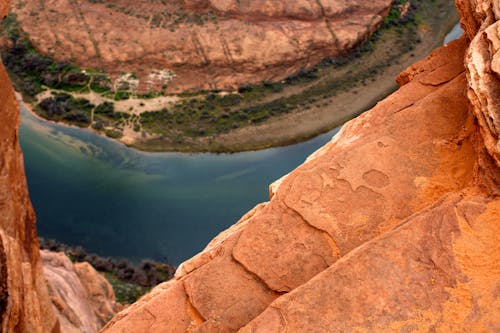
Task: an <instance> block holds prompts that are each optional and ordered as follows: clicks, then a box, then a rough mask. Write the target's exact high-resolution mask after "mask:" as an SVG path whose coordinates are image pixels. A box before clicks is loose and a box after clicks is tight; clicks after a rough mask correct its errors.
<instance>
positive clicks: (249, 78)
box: [13, 0, 391, 92]
mask: <svg viewBox="0 0 500 333" xmlns="http://www.w3.org/2000/svg"><path fill="white" fill-rule="evenodd" d="M390 5H391V0H372V1H359V0H348V1H339V0H321V1H320V0H294V1H269V0H259V1H250V0H242V1H200V0H194V1H193V0H185V1H179V0H177V1H168V2H166V1H162V2H160V1H146V0H141V1H130V0H117V1H112V3H110V2H109V1H106V2H99V1H92V2H91V1H73V0H64V1H44V2H37V1H27V2H22V4H20V5H19V6H16V8H13V10H14V11H15V12H16V14H17V15H18V19H19V20H20V21H21V22H22V23H23V28H24V29H25V30H26V31H27V32H28V34H29V35H30V39H31V40H32V41H33V43H34V44H35V46H36V47H37V48H38V49H40V50H41V51H42V52H44V53H47V54H53V55H54V56H55V57H56V58H57V59H60V60H61V59H62V60H69V59H72V58H74V59H75V60H76V62H77V63H78V64H80V65H82V66H85V67H92V68H103V69H105V71H106V72H107V73H110V74H111V75H112V77H113V78H115V79H116V78H117V77H118V76H119V75H120V74H121V73H123V72H128V73H131V72H133V73H135V76H137V77H138V78H139V79H140V81H139V89H141V90H149V89H163V87H167V86H168V88H167V91H168V92H182V91H187V90H190V91H192V90H202V89H233V88H235V87H237V86H238V85H247V84H251V83H260V82H262V81H266V80H279V79H282V78H285V77H286V76H288V75H290V74H292V73H294V72H296V71H298V70H299V69H300V68H307V67H311V66H313V65H315V64H317V63H319V62H320V61H321V60H322V59H324V58H325V57H334V56H338V55H339V54H342V53H343V52H346V51H347V50H349V49H350V48H352V47H354V46H356V45H358V44H359V43H361V42H363V41H365V40H366V39H368V37H369V36H370V34H371V33H372V32H373V31H374V30H375V29H376V28H377V27H378V25H379V24H380V23H381V22H382V20H383V18H384V17H385V15H387V13H388V11H389V8H390ZM61 26H64V29H60V27H61Z"/></svg>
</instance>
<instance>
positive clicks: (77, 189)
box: [20, 25, 461, 264]
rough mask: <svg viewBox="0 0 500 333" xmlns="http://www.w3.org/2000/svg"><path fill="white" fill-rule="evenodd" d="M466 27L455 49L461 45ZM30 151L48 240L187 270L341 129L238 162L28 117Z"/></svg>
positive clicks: (25, 132)
mask: <svg viewBox="0 0 500 333" xmlns="http://www.w3.org/2000/svg"><path fill="white" fill-rule="evenodd" d="M460 34H461V31H460V30H459V26H458V25H457V26H455V28H454V29H453V30H452V31H451V32H450V34H449V35H448V36H447V38H446V39H445V41H446V43H447V42H449V41H450V40H452V39H455V38H458V36H459V35H460ZM21 115H22V126H21V132H20V142H21V146H22V148H23V151H24V157H25V166H26V175H27V179H28V185H29V190H30V194H31V199H32V202H33V206H34V208H35V211H36V214H37V218H38V232H39V234H40V235H41V236H42V237H45V238H49V239H56V240H58V241H60V242H63V243H66V244H69V245H81V246H83V247H84V248H85V249H86V250H87V251H89V252H94V253H97V254H99V255H102V256H113V257H124V258H127V259H130V260H132V261H136V262H138V261H140V260H142V259H146V258H149V259H154V260H161V261H167V262H169V263H172V264H179V263H180V262H182V261H184V260H185V259H187V258H189V257H191V256H192V255H194V254H196V253H197V252H199V251H200V250H201V249H202V248H203V247H204V246H205V245H206V244H207V243H208V242H209V241H210V239H212V238H213V237H214V236H216V235H217V234H218V233H219V232H220V231H222V230H224V229H226V228H227V227H229V226H230V225H232V224H233V223H234V222H236V221H237V220H238V219H239V218H240V217H241V216H242V215H243V214H244V213H245V212H247V211H248V210H249V209H251V208H252V207H254V206H255V205H256V204H257V203H260V202H263V201H266V200H268V185H269V184H270V183H272V182H273V181H274V180H276V179H278V178H280V177H281V176H282V175H284V174H287V173H288V172H290V171H291V170H293V169H294V168H295V167H297V166H298V165H300V164H301V163H302V162H303V161H304V160H305V159H306V158H307V156H309V155H310V154H311V153H313V152H314V151H315V150H316V149H318V148H319V147H321V146H323V145H324V144H325V143H326V142H328V141H329V140H330V139H331V138H332V136H334V135H335V133H337V132H338V128H337V129H334V130H332V131H330V132H328V133H326V134H322V135H320V136H318V137H316V138H314V139H312V140H310V141H307V142H303V143H300V144H296V145H292V146H288V147H280V148H273V149H267V150H262V151H256V152H244V153H238V154H220V155H215V154H180V153H145V152H139V151H137V150H134V149H131V148H127V147H125V146H124V145H122V144H119V143H116V142H114V141H111V140H109V139H106V138H104V137H101V136H99V135H96V134H94V133H92V132H90V131H86V130H80V129H77V128H72V127H67V126H64V125H57V124H54V123H50V122H46V121H42V120H39V119H38V118H36V117H34V116H33V115H32V114H31V113H30V112H28V111H27V110H26V109H25V108H24V107H22V108H21Z"/></svg>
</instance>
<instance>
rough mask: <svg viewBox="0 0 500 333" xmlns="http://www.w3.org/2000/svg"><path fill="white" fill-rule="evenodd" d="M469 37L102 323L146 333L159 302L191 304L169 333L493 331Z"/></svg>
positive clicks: (484, 184)
mask: <svg viewBox="0 0 500 333" xmlns="http://www.w3.org/2000/svg"><path fill="white" fill-rule="evenodd" d="M210 3H212V2H210ZM209 5H210V4H209V3H208V2H207V3H205V4H202V6H209ZM228 12H231V9H229V10H228ZM490 40H491V39H490ZM494 44H495V43H494V42H491V45H494ZM468 45H469V41H468V40H467V39H466V38H462V39H460V40H458V41H455V42H453V43H450V44H449V45H447V46H445V47H442V48H440V49H438V50H436V51H435V52H433V54H431V55H430V56H429V57H428V58H427V59H425V60H422V61H420V62H418V63H417V64H415V65H414V66H411V67H410V68H408V69H407V70H406V71H405V72H403V73H401V75H400V76H399V78H398V82H399V83H400V85H402V86H401V88H400V89H399V90H398V91H397V92H396V93H394V94H393V95H391V96H389V97H388V98H386V99H385V100H383V101H381V102H379V103H378V104H377V106H376V107H374V108H373V109H372V110H370V111H369V112H367V113H365V114H364V115H362V116H361V117H359V118H357V119H355V120H353V121H351V122H349V123H347V124H346V125H345V126H344V127H343V129H342V131H341V132H340V133H339V134H338V135H337V136H336V137H335V138H334V139H333V140H332V141H331V142H330V143H328V144H327V145H326V146H324V147H323V148H321V149H320V150H319V151H318V152H316V153H315V154H313V155H312V156H311V157H310V158H309V159H308V160H307V161H306V163H304V164H303V165H302V166H300V167H299V168H297V169H296V170H295V171H293V172H292V173H291V174H289V175H287V176H286V177H283V178H282V179H280V180H279V181H278V182H276V183H275V184H273V185H272V186H271V189H270V193H271V200H270V202H268V203H266V204H265V205H262V206H260V207H258V208H256V209H255V210H254V211H252V212H251V213H250V214H249V216H246V217H245V218H243V219H242V221H240V222H239V223H238V224H237V225H235V226H234V227H232V228H231V229H229V230H228V231H227V232H224V233H223V234H221V235H220V236H219V237H218V238H217V240H216V241H214V242H213V243H212V244H211V245H210V246H209V247H208V248H207V249H206V250H205V251H204V252H202V253H201V254H199V255H198V256H196V257H195V258H193V259H192V260H190V261H188V262H186V263H185V264H183V265H181V267H180V268H179V271H178V272H177V274H176V280H175V281H173V282H171V284H170V289H167V291H165V290H158V291H156V293H155V295H154V296H151V297H149V298H145V299H142V300H140V301H139V302H138V304H137V305H136V306H137V308H135V309H130V310H128V311H126V313H124V314H123V315H121V316H118V317H117V318H115V319H113V320H112V321H111V322H110V324H109V325H108V326H107V327H105V329H104V330H103V332H106V333H108V332H109V333H114V332H126V331H128V330H132V331H134V330H135V329H136V328H139V329H138V330H137V331H138V332H142V331H145V330H146V328H147V327H148V326H147V325H148V324H150V322H149V321H148V320H147V319H146V318H147V316H148V314H147V312H146V311H145V309H146V308H149V307H150V306H151V304H152V303H153V302H157V300H158V299H159V298H160V297H163V299H164V301H165V302H173V301H174V300H173V299H171V297H178V298H182V299H188V300H189V302H188V305H185V306H183V307H181V308H179V309H176V310H175V311H176V314H177V316H179V317H180V318H190V321H191V323H190V325H189V326H183V328H182V329H180V328H179V330H174V329H172V330H171V331H172V332H182V331H185V330H188V331H197V330H199V331H204V332H205V331H206V332H219V331H225V330H228V331H237V330H238V329H239V328H241V327H243V326H244V325H245V324H243V323H244V322H245V321H248V320H250V322H249V323H248V324H246V326H244V329H242V331H245V332H285V331H287V332H330V331H332V332H334V331H338V332H346V331H348V332H349V331H381V332H382V331H384V332H386V331H401V330H403V331H404V330H411V329H417V328H418V329H421V330H422V331H428V330H430V329H431V328H432V327H435V328H439V329H442V330H444V331H450V330H456V331H496V330H498V328H499V326H498V325H500V323H499V322H498V313H497V312H495V311H496V310H494V308H495V305H494V304H496V302H498V296H499V295H498V291H497V289H498V281H499V279H500V266H499V263H500V260H499V258H498V256H499V253H500V252H499V250H500V249H499V248H498V243H499V239H498V236H497V234H498V231H499V230H498V228H499V223H498V221H500V212H499V204H500V200H499V199H498V194H497V192H498V180H499V179H500V175H499V169H498V166H497V165H496V164H495V162H494V161H493V159H492V158H493V155H494V152H493V153H492V152H491V149H485V141H483V140H484V136H483V134H482V133H483V130H482V125H481V123H480V122H479V124H478V123H476V121H475V118H474V116H475V115H476V114H478V113H477V112H478V110H475V106H474V104H472V105H471V104H470V102H469V99H468V98H467V97H468V96H470V93H468V90H469V86H472V85H473V84H472V83H471V82H468V81H467V78H470V76H471V75H470V73H468V74H467V75H466V73H465V71H466V68H465V67H464V65H463V61H464V56H465V52H466V50H467V48H468ZM480 50H481V49H480V48H478V49H477V50H476V51H480ZM490 50H491V51H490V53H489V54H492V55H494V54H496V50H495V49H494V48H493V49H491V48H490ZM468 52H469V53H470V52H475V51H473V50H472V48H471V49H470V50H469V51H468ZM467 59H469V57H466V63H467ZM488 82H491V81H488ZM492 96H493V95H492ZM491 98H492V100H493V101H498V97H495V96H493V97H491ZM481 103H482V101H481V100H480V101H478V103H477V105H478V106H483V105H482V104H481ZM491 105H492V104H491V103H489V104H488V106H491ZM471 111H472V112H471ZM481 112H482V111H481ZM488 112H490V113H491V112H493V113H496V112H498V108H496V106H495V104H493V106H492V108H491V109H490V110H489V111H488ZM495 131H496V130H495V129H494V127H493V131H492V132H493V133H496V135H498V132H495ZM497 137H498V136H497ZM486 148H488V147H487V146H486ZM479 267H480V268H479ZM174 288H175V290H182V292H179V293H178V294H176V296H172V291H170V290H171V289H174ZM167 293H169V295H170V296H167ZM273 293H274V295H273ZM248 295H253V297H252V298H249V297H248ZM271 301H272V303H268V304H267V305H266V302H271ZM472 304H481V305H480V306H479V307H476V308H474V307H473V306H472ZM263 307H267V309H266V310H265V311H264V312H262V314H260V315H258V316H257V317H256V318H254V319H253V320H251V319H250V318H252V317H254V316H255V313H257V312H259V311H260V309H262V308H263ZM193 309H194V310H195V311H194V312H193ZM156 318H157V317H156ZM154 322H155V323H157V322H158V319H156V320H155V321H154ZM175 323H177V321H175ZM158 327H161V326H158ZM173 327H176V328H177V326H176V325H174V326H173ZM164 329H167V327H166V326H165V327H164Z"/></svg>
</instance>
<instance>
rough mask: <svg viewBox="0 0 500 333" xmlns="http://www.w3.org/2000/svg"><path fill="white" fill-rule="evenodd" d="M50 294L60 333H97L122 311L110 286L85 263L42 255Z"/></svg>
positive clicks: (62, 256) (63, 256)
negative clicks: (59, 325)
mask: <svg viewBox="0 0 500 333" xmlns="http://www.w3.org/2000/svg"><path fill="white" fill-rule="evenodd" d="M40 254H41V258H42V262H43V269H44V272H45V276H46V278H47V282H48V286H49V294H50V297H51V300H52V304H53V306H54V310H55V312H56V313H57V316H58V318H59V322H60V323H61V331H62V332H68V333H70V332H75V333H76V332H82V333H95V332H98V331H99V330H100V329H101V328H102V326H104V324H105V323H107V322H108V321H109V319H111V318H112V317H113V315H115V314H116V312H118V310H120V309H121V306H120V305H119V304H117V303H116V302H115V295H114V292H113V288H112V287H111V285H110V284H109V282H108V281H107V280H106V279H105V278H104V277H103V276H102V275H100V274H99V273H98V272H97V271H96V270H95V269H94V268H93V267H92V266H91V265H89V264H88V263H75V264H73V263H72V262H71V261H70V260H69V258H68V257H67V256H66V255H65V254H64V253H55V252H49V251H41V252H40Z"/></svg>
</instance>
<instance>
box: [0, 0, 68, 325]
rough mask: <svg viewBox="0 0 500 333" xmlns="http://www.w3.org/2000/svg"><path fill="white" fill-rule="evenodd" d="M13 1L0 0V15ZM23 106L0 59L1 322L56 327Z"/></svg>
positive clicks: (0, 323)
mask: <svg viewBox="0 0 500 333" xmlns="http://www.w3.org/2000/svg"><path fill="white" fill-rule="evenodd" d="M9 2H10V1H5V0H0V19H1V18H3V17H4V16H5V15H7V9H8V7H9ZM19 125H20V120H19V106H18V104H17V101H16V99H15V97H14V91H13V90H12V86H11V83H10V79H9V78H8V76H7V73H6V72H5V69H4V67H3V65H2V64H1V63H0V326H1V331H2V332H16V333H17V332H43V333H45V332H58V331H59V323H58V321H57V318H56V316H55V314H54V312H53V311H52V308H51V306H50V299H49V296H48V293H47V287H46V285H45V278H44V275H43V272H42V266H41V264H40V258H39V254H38V239H37V234H36V226H35V222H36V219H35V214H34V212H33V208H32V206H31V202H30V199H29V194H28V188H27V185H26V178H25V175H24V164H23V155H22V152H21V148H20V147H19V143H18V130H19Z"/></svg>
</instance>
